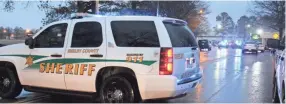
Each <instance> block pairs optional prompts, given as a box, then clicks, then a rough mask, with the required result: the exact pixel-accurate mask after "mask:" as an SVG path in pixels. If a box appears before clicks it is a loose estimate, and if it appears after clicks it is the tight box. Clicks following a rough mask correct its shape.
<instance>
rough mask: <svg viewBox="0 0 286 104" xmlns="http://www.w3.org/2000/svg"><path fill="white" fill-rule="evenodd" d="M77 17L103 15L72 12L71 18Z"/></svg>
mask: <svg viewBox="0 0 286 104" xmlns="http://www.w3.org/2000/svg"><path fill="white" fill-rule="evenodd" d="M76 17H101V15H94V14H88V13H72V14H71V18H76Z"/></svg>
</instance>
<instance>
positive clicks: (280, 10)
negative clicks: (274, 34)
mask: <svg viewBox="0 0 286 104" xmlns="http://www.w3.org/2000/svg"><path fill="white" fill-rule="evenodd" d="M250 11H251V12H252V13H253V14H254V15H255V16H257V17H258V21H259V22H258V23H260V24H259V25H261V26H267V27H268V28H271V29H273V30H276V31H279V35H280V37H282V35H283V31H284V29H285V1H284V0H283V1H255V2H254V9H252V10H250Z"/></svg>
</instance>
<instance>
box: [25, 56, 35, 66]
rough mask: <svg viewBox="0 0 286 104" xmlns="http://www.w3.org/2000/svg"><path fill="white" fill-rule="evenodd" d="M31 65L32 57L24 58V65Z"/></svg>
mask: <svg viewBox="0 0 286 104" xmlns="http://www.w3.org/2000/svg"><path fill="white" fill-rule="evenodd" d="M32 64H33V57H32V56H28V57H26V64H25V65H28V66H31V65H32Z"/></svg>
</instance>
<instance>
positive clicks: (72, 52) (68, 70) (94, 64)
mask: <svg viewBox="0 0 286 104" xmlns="http://www.w3.org/2000/svg"><path fill="white" fill-rule="evenodd" d="M105 39H106V35H105V18H104V17H97V18H84V19H74V20H73V21H72V25H71V32H70V37H69V39H68V40H69V42H68V44H67V49H66V51H65V53H66V56H65V63H66V64H65V66H66V67H65V82H66V86H67V89H68V90H74V91H83V92H95V91H96V86H95V85H96V80H95V79H96V74H97V72H98V71H99V70H100V69H101V68H103V67H105V57H106V40H105Z"/></svg>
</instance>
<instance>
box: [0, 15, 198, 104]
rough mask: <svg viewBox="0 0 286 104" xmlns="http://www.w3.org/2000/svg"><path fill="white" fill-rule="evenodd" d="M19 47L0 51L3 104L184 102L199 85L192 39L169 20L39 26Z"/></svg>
mask: <svg viewBox="0 0 286 104" xmlns="http://www.w3.org/2000/svg"><path fill="white" fill-rule="evenodd" d="M25 44H26V45H25ZM25 44H15V45H8V46H4V47H1V48H0V86H2V87H4V88H6V90H4V91H2V90H0V97H2V98H14V97H16V96H18V95H19V93H20V92H21V90H22V88H24V89H25V90H27V91H33V92H43V93H53V94H75V95H91V96H95V95H98V97H99V98H100V101H101V102H107V103H110V102H111V103H113V102H137V101H141V100H147V99H157V98H172V97H176V96H179V95H185V94H186V93H189V92H191V91H192V90H193V89H194V88H195V87H196V86H197V85H198V84H199V82H200V81H201V79H202V71H201V70H200V68H199V62H200V61H199V50H198V46H197V42H196V39H195V37H194V34H193V33H192V32H191V30H190V29H189V28H188V26H187V25H186V22H184V21H182V20H178V19H173V18H165V17H152V16H111V17H110V16H108V17H106V16H91V17H90V16H88V17H83V16H77V17H75V18H73V19H70V20H65V21H59V22H54V23H51V24H49V25H47V26H45V27H44V28H43V29H41V30H40V31H39V32H38V33H36V34H35V35H34V36H33V37H31V38H28V39H27V40H26V41H25Z"/></svg>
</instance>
